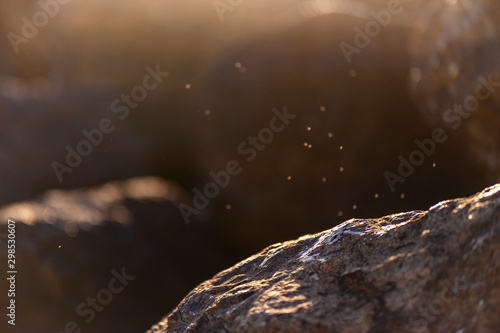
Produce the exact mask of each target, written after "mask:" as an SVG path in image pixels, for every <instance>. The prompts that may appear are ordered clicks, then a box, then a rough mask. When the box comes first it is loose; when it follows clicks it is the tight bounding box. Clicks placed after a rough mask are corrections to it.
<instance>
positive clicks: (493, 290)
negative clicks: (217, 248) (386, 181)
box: [148, 184, 500, 333]
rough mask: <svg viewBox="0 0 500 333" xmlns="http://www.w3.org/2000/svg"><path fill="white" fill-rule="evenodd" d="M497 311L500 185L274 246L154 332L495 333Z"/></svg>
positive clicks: (203, 290) (200, 292)
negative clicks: (474, 193)
mask: <svg viewBox="0 0 500 333" xmlns="http://www.w3.org/2000/svg"><path fill="white" fill-rule="evenodd" d="M499 312H500V184H499V185H495V186H492V187H490V188H487V189H485V190H484V191H482V192H480V193H478V194H476V195H474V196H471V197H468V198H461V199H456V200H448V201H444V202H441V203H439V204H436V205H434V206H432V207H431V208H430V209H429V210H428V211H410V212H406V213H400V214H394V215H389V216H385V217H382V218H379V219H352V220H348V221H346V222H344V223H342V224H340V225H338V226H336V227H334V228H333V229H330V230H327V231H324V232H321V233H318V234H314V235H306V236H303V237H301V238H299V239H297V240H294V241H289V242H285V243H278V244H275V245H272V246H269V247H267V248H266V249H264V250H262V251H261V252H260V253H258V254H256V255H254V256H252V257H250V258H248V259H246V260H244V261H242V262H240V263H238V264H236V265H235V266H233V267H231V268H229V269H227V270H224V271H222V272H220V273H219V274H217V275H215V276H214V277H213V278H212V279H210V280H207V281H205V282H204V283H202V284H200V285H199V286H198V287H196V288H195V289H194V290H193V291H191V293H189V294H188V295H187V296H186V297H185V298H184V300H183V301H182V302H181V303H180V304H179V305H178V306H177V307H176V308H175V309H174V310H173V311H172V312H171V313H170V314H169V315H168V316H167V317H166V318H165V319H164V320H162V321H161V322H160V323H159V324H158V325H155V326H153V327H152V328H151V330H149V331H148V332H149V333H152V332H156V333H158V332H342V333H347V332H352V333H360V332H454V333H455V332H459V333H469V332H471V333H472V332H474V333H494V332H497V331H498V327H499V325H500V318H499V317H498V313H499Z"/></svg>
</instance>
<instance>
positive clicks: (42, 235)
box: [0, 177, 228, 333]
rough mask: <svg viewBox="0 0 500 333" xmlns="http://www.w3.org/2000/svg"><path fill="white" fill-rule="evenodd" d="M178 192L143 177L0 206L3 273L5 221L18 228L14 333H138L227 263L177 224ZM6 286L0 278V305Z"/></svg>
mask: <svg viewBox="0 0 500 333" xmlns="http://www.w3.org/2000/svg"><path fill="white" fill-rule="evenodd" d="M183 195H184V192H183V191H182V190H181V189H180V188H179V186H178V185H176V184H175V183H172V182H168V181H165V180H162V179H161V178H154V177H143V178H136V179H130V180H127V181H123V182H110V183H106V184H104V185H102V186H100V187H96V188H88V189H78V190H71V191H62V190H53V191H49V192H46V193H45V194H44V195H43V196H41V197H40V198H39V199H38V200H33V201H28V202H21V203H16V204H12V205H9V206H5V207H3V208H1V209H0V248H2V251H0V261H1V262H2V268H4V267H6V266H4V264H6V263H7V237H8V236H7V235H8V229H7V226H6V224H7V221H8V220H9V219H10V220H13V221H15V222H16V223H15V230H16V232H15V240H16V243H15V245H16V248H15V270H17V274H16V279H15V297H14V299H15V301H16V305H17V306H16V314H17V321H16V326H15V330H13V331H12V332H14V331H16V332H21V333H28V332H67V331H68V329H67V328H66V327H67V326H66V325H68V323H71V322H74V323H75V324H74V325H76V327H78V328H79V329H81V330H82V331H83V332H96V333H97V332H138V331H144V330H146V329H147V328H148V327H149V326H150V325H151V322H154V321H156V320H158V319H159V318H161V316H162V315H163V314H164V309H163V306H164V305H165V302H166V303H167V306H168V307H170V308H173V307H174V306H175V305H176V304H177V303H178V302H179V301H180V300H181V299H182V297H183V296H184V295H185V294H186V293H187V292H189V290H191V289H192V288H193V287H194V286H195V285H196V284H198V283H200V282H201V281H202V280H203V279H206V278H208V277H210V276H212V275H213V274H215V273H216V272H217V271H218V270H219V269H221V268H223V267H224V266H223V264H222V262H221V259H220V257H219V256H218V255H217V253H216V252H215V251H214V250H213V245H212V241H211V240H210V239H208V238H207V237H205V234H206V230H205V228H204V226H203V225H201V224H197V223H193V224H191V225H189V226H186V224H185V223H184V221H183V219H182V217H181V215H180V213H179V211H178V209H177V207H176V205H177V203H178V202H179V201H180V200H181V199H182V197H183ZM225 265H226V266H227V265H228V264H225ZM4 273H6V272H5V271H4ZM117 274H118V275H119V276H121V277H123V279H124V282H123V283H119V282H118V281H119V279H118V281H117V278H116V275H117ZM112 279H114V282H112V283H111V281H112ZM8 287H9V286H8V281H7V280H6V279H5V278H2V279H1V280H0V289H1V290H2V291H5V295H2V297H1V298H0V301H1V303H0V305H1V306H2V308H3V309H5V308H6V307H7V304H6V303H5V302H8V298H7V297H6V294H7V290H9V288H8ZM110 291H112V293H110ZM2 293H3V292H2ZM92 299H94V302H96V303H95V308H94V305H92V303H91V302H92ZM4 306H5V307H4ZM128 314H133V315H128ZM4 316H5V315H4ZM4 324H5V325H6V320H3V322H2V323H1V325H4ZM1 325H0V331H2V332H7V331H6V330H5V329H4V330H2V328H1V327H3V326H1ZM69 325H70V327H71V325H72V324H69ZM7 326H10V325H7ZM69 331H71V330H69ZM77 331H78V330H76V331H75V332H77Z"/></svg>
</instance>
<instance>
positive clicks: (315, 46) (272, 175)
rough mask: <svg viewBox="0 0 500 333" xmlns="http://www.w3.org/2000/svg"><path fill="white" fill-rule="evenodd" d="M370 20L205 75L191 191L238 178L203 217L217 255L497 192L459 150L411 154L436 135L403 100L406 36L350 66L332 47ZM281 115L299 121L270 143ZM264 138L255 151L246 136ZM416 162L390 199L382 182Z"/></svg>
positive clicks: (341, 24) (307, 27)
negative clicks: (217, 178)
mask: <svg viewBox="0 0 500 333" xmlns="http://www.w3.org/2000/svg"><path fill="white" fill-rule="evenodd" d="M384 5H385V3H384ZM405 6H406V3H405ZM374 8H375V7H374ZM405 8H406V7H405ZM406 13H407V12H406V11H403V12H402V13H401V15H403V14H406ZM417 13H421V12H417ZM396 20H400V16H398V15H394V21H395V22H396ZM414 20H415V19H414ZM371 21H373V18H372V17H371V16H369V15H368V16H367V17H362V18H360V17H354V16H352V15H344V14H338V13H334V14H329V15H322V16H318V17H314V18H311V19H309V20H307V21H306V22H303V23H302V24H298V25H296V26H293V27H291V28H288V29H285V30H283V31H280V32H277V33H273V34H266V35H265V36H259V37H256V38H255V40H253V41H251V42H247V43H241V45H240V46H238V47H236V48H233V49H231V50H230V51H228V52H227V54H225V55H224V56H221V57H220V59H218V61H217V62H216V63H215V64H214V65H213V67H212V69H211V70H210V71H208V72H207V73H206V75H205V77H204V80H205V84H204V86H203V89H202V92H203V94H202V95H201V97H200V109H201V110H205V109H209V110H210V111H211V112H210V113H209V114H207V115H203V114H200V116H199V119H198V121H197V122H196V126H197V127H196V129H197V130H196V131H197V133H199V134H198V135H199V136H200V138H201V139H200V140H199V146H198V151H199V154H198V156H199V158H200V161H199V163H198V164H199V166H200V173H199V179H200V180H199V182H198V183H199V185H198V189H200V190H203V186H205V184H208V183H209V182H210V181H211V177H210V176H209V173H210V172H217V171H219V170H223V169H224V168H225V166H226V163H227V162H229V161H231V160H236V161H238V162H239V165H240V166H241V168H242V170H241V172H240V173H239V174H238V175H236V176H234V177H231V182H230V184H229V185H228V186H227V187H226V188H224V189H223V190H221V191H220V195H218V196H216V197H215V198H213V199H212V200H210V205H209V206H208V208H207V211H210V212H212V214H213V216H214V230H215V231H214V234H213V237H215V238H216V239H218V240H220V241H219V243H221V244H225V248H224V251H226V252H230V253H238V254H239V255H242V256H243V257H246V256H248V255H250V254H251V253H254V252H255V251H258V250H259V249H261V248H262V247H264V246H266V245H267V244H270V243H274V242H279V241H284V240H286V239H291V238H295V237H299V236H300V235H302V234H304V233H311V232H318V231H320V230H324V229H325V228H327V227H329V226H331V225H332V221H333V223H337V222H338V223H340V222H341V221H343V220H345V219H346V218H349V217H353V216H358V217H369V216H373V214H375V216H379V215H380V216H381V215H386V214H390V213H392V212H394V211H402V210H409V209H425V208H427V207H429V206H430V205H432V204H433V203H435V202H438V201H440V200H444V199H446V198H450V197H453V196H457V195H458V196H460V195H466V194H467V193H473V192H475V191H478V190H480V189H482V188H484V187H485V186H487V185H488V184H491V183H492V181H491V180H490V181H485V180H484V177H483V174H484V173H483V172H480V171H479V167H478V166H477V165H476V164H475V162H474V160H473V159H471V158H470V155H468V154H466V153H465V151H464V149H460V143H461V141H457V140H452V139H448V140H446V141H445V142H444V143H439V144H434V146H432V147H431V148H430V149H429V150H428V152H427V153H426V154H425V155H424V153H423V152H422V151H420V150H419V147H418V146H417V144H416V143H415V140H419V141H420V142H422V141H424V140H427V141H428V140H429V138H431V134H432V132H433V130H434V129H435V126H434V125H432V124H430V123H428V122H427V121H426V119H425V118H424V117H422V116H421V113H420V111H419V109H418V108H417V105H416V104H415V96H414V95H412V94H411V93H410V91H409V89H408V84H407V83H408V75H409V72H410V68H411V66H412V62H411V59H410V54H409V52H408V40H409V39H410V37H411V34H412V29H408V27H403V26H401V25H398V24H391V25H388V26H387V27H384V28H383V29H381V31H380V33H379V34H377V35H376V37H373V38H372V39H371V40H370V43H369V45H368V46H366V47H364V48H361V49H360V50H359V52H355V53H352V54H350V56H349V57H346V55H345V54H344V52H343V51H342V49H341V48H340V47H339V46H340V45H342V43H350V44H352V45H354V44H353V43H354V41H353V38H354V37H355V32H354V30H353V28H355V27H361V28H363V27H365V26H367V24H369V22H371ZM410 27H414V26H410ZM285 107H286V111H287V113H289V114H291V115H294V116H295V118H293V119H289V124H287V125H286V126H284V127H283V129H282V130H280V131H279V132H275V133H272V137H271V136H269V134H266V133H269V132H265V131H266V130H267V131H269V127H270V122H271V120H272V119H273V117H275V113H274V112H275V111H273V110H274V109H276V110H278V111H279V112H284V111H283V110H284V109H285ZM278 125H279V126H281V125H282V124H281V122H279V123H278ZM260 136H262V138H263V139H262V140H261V139H257V144H258V145H259V146H258V148H255V147H256V146H254V147H252V145H251V144H250V143H249V140H250V139H249V137H254V138H260ZM245 142H246V143H245ZM241 144H243V146H240V145H241ZM239 147H241V149H239ZM250 149H253V150H254V154H253V155H252V154H251V152H249V151H250ZM413 152H417V153H419V154H421V156H422V159H421V160H420V161H419V163H418V164H419V166H417V167H415V168H414V169H413V170H410V172H407V173H406V175H405V176H404V177H403V178H404V179H403V180H402V181H398V182H396V183H395V185H394V188H391V187H390V186H389V185H388V181H387V178H386V177H385V174H386V172H388V171H389V172H391V173H393V174H395V175H396V174H397V175H398V176H399V175H400V173H399V172H398V170H399V165H400V164H401V162H400V159H406V161H408V159H409V156H410V154H412V153H413ZM412 158H413V157H412ZM407 163H408V162H407ZM434 166H435V167H434ZM456 179H461V180H462V181H460V182H457V181H456ZM191 193H193V192H191ZM402 197H404V199H402ZM333 198H335V199H334V200H333ZM228 204H229V205H230V206H231V209H230V210H228V209H226V207H227V205H228ZM235 220H237V221H238V223H234V221H235ZM269 221H272V223H269ZM306 221H307V222H306ZM262 230H266V232H265V233H262ZM248 249H253V250H254V251H252V252H248Z"/></svg>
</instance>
